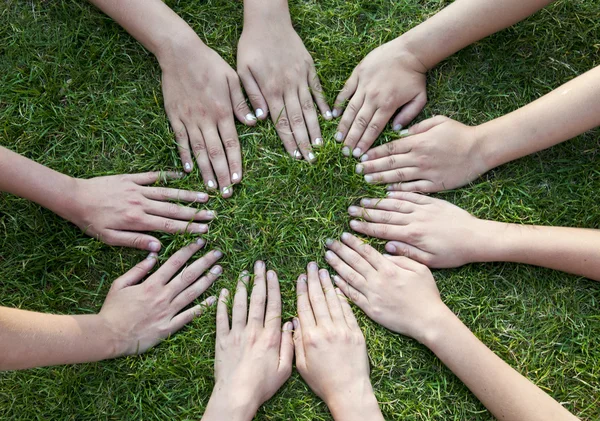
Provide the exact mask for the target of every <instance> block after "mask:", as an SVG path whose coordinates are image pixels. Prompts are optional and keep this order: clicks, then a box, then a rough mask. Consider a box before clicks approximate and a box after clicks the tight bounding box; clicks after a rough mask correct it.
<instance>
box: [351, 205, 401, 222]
mask: <svg viewBox="0 0 600 421" xmlns="http://www.w3.org/2000/svg"><path fill="white" fill-rule="evenodd" d="M348 213H349V214H350V215H351V216H354V217H356V218H363V219H365V220H367V221H370V222H374V223H377V224H385V225H408V223H409V219H408V218H410V217H409V216H407V215H406V214H404V213H399V212H390V211H382V210H377V209H365V208H359V207H357V206H350V207H349V208H348Z"/></svg>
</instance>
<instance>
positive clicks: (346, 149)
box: [342, 146, 350, 156]
mask: <svg viewBox="0 0 600 421" xmlns="http://www.w3.org/2000/svg"><path fill="white" fill-rule="evenodd" d="M342 155H344V156H350V148H349V147H348V146H344V147H343V148H342Z"/></svg>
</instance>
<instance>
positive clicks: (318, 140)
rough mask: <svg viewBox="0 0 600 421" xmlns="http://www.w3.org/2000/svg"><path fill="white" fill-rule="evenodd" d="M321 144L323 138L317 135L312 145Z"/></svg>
mask: <svg viewBox="0 0 600 421" xmlns="http://www.w3.org/2000/svg"><path fill="white" fill-rule="evenodd" d="M322 144H323V139H321V138H320V137H317V138H316V139H315V143H314V145H315V146H321V145H322Z"/></svg>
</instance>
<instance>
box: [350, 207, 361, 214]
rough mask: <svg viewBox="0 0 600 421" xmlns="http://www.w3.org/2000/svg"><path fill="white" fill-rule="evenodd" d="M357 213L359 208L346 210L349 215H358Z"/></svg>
mask: <svg viewBox="0 0 600 421" xmlns="http://www.w3.org/2000/svg"><path fill="white" fill-rule="evenodd" d="M359 212H360V210H359V208H358V207H356V206H350V207H349V208H348V213H349V214H350V215H358V213H359Z"/></svg>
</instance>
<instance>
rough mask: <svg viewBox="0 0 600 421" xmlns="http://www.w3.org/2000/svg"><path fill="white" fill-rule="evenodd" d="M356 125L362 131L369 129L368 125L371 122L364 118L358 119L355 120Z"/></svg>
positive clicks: (359, 117)
mask: <svg viewBox="0 0 600 421" xmlns="http://www.w3.org/2000/svg"><path fill="white" fill-rule="evenodd" d="M354 123H355V124H356V125H357V126H358V127H359V128H360V129H362V130H364V129H365V128H366V127H367V125H368V124H369V122H368V121H367V120H366V119H365V118H364V117H363V116H358V117H356V120H354Z"/></svg>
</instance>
